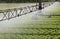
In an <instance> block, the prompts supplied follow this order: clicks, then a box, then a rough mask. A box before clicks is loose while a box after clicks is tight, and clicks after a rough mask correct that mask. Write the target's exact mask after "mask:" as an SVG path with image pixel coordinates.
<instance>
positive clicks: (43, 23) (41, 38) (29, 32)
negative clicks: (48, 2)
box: [0, 5, 60, 39]
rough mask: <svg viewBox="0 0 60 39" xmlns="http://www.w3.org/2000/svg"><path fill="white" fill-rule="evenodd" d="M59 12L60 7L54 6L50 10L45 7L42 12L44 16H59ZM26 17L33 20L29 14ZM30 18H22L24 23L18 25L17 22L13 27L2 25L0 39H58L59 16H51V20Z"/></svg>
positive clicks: (59, 36)
mask: <svg viewBox="0 0 60 39" xmlns="http://www.w3.org/2000/svg"><path fill="white" fill-rule="evenodd" d="M59 10H60V5H56V6H53V7H50V9H48V7H47V8H46V9H45V10H43V12H44V14H57V15H58V14H60V11H59ZM32 13H35V12H32ZM27 16H31V17H33V18H34V16H35V15H34V16H33V15H31V13H30V15H28V14H27ZM24 17H25V15H24ZM31 17H26V18H22V19H23V20H24V19H25V23H20V22H18V20H17V22H18V23H17V24H15V25H14V23H13V25H7V26H6V25H5V24H4V25H5V27H3V31H1V30H0V39H60V16H52V17H51V18H49V17H48V16H37V17H38V18H37V19H35V18H34V19H33V18H31ZM30 18H31V19H30ZM12 22H13V21H12ZM21 22H22V21H21ZM5 23H6V22H5ZM7 24H8V23H7ZM6 27H7V28H6ZM4 29H5V30H6V31H4Z"/></svg>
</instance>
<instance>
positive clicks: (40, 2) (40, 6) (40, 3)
mask: <svg viewBox="0 0 60 39" xmlns="http://www.w3.org/2000/svg"><path fill="white" fill-rule="evenodd" d="M41 9H42V0H39V10H41Z"/></svg>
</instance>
